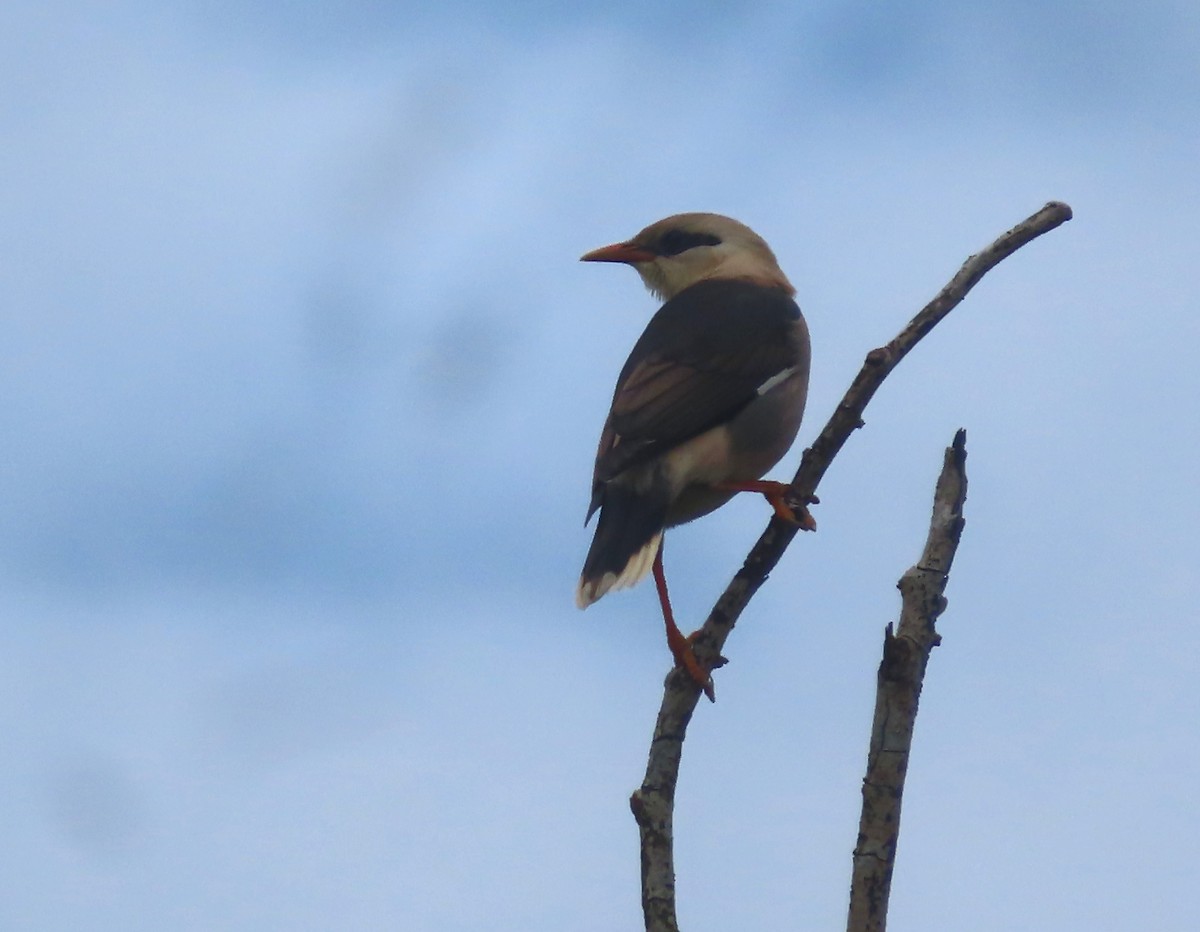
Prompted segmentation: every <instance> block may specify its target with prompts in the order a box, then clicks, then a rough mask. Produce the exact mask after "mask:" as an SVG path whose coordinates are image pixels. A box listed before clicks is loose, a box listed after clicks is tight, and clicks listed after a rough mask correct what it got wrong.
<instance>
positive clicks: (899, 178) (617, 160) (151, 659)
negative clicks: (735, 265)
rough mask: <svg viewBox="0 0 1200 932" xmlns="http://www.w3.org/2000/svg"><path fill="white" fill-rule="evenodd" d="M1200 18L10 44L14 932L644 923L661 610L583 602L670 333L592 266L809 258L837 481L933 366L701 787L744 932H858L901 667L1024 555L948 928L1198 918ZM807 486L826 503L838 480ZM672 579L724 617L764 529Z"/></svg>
mask: <svg viewBox="0 0 1200 932" xmlns="http://www.w3.org/2000/svg"><path fill="white" fill-rule="evenodd" d="M1198 61H1200V10H1198V9H1197V8H1196V7H1195V6H1194V5H1191V4H1185V3H1171V2H1150V3H1147V4H1143V5H1140V6H1139V7H1138V8H1137V10H1136V12H1135V11H1133V10H1132V9H1131V8H1130V7H1129V6H1128V5H1127V4H1121V3H1115V2H1109V3H1083V2H1062V3H1056V4H1050V5H1046V4H1041V3H1028V2H1018V3H1009V4H1004V5H1003V6H1001V5H998V4H987V3H966V4H964V3H952V4H951V3H945V4H943V3H918V4H909V5H908V6H906V7H905V8H904V9H903V10H897V11H891V10H889V9H883V8H881V7H879V5H878V4H868V3H835V2H824V3H822V2H817V3H812V4H806V5H804V7H803V8H799V7H798V5H795V4H789V3H740V4H737V3H735V4H727V5H725V6H724V7H722V8H721V10H719V11H716V12H713V13H711V14H698V13H697V11H696V7H695V6H694V5H693V4H683V3H664V4H659V5H655V6H649V5H645V4H637V5H634V4H630V5H623V4H608V5H600V6H599V7H597V6H595V5H591V6H589V7H587V8H583V9H571V8H568V7H563V6H562V5H558V4H542V3H534V2H527V3H517V4H509V5H507V8H506V9H505V10H504V11H503V12H501V11H500V10H499V8H498V7H495V6H494V5H484V4H478V3H473V2H458V3H447V4H441V5H439V6H437V7H436V9H435V8H433V7H432V5H430V6H428V7H426V8H423V9H414V8H411V7H409V6H408V5H406V4H385V3H372V2H360V3H350V4H342V5H340V6H338V7H337V8H336V9H335V8H334V7H332V6H329V5H324V4H315V3H304V4H296V5H293V6H286V7H284V6H279V5H277V4H268V3H261V2H258V3H243V2H234V0H226V2H223V3H217V4H200V3H195V2H173V3H157V4H150V3H145V2H127V3H115V4H110V5H106V6H105V7H103V8H98V7H96V6H95V5H88V4H82V3H77V2H64V3H54V2H49V3H39V4H33V3H28V2H16V3H11V4H8V5H6V6H5V8H4V11H3V12H0V86H2V87H3V88H4V92H3V94H2V95H0V138H2V139H3V140H4V142H3V144H2V145H0V238H2V242H3V250H2V251H0V296H2V300H3V313H2V314H0V438H2V449H3V455H2V456H0V742H2V744H3V747H4V753H3V755H0V800H2V802H0V825H3V828H4V835H5V843H4V846H3V849H4V851H3V853H2V854H0V928H4V929H31V930H59V929H64V930H65V929H72V930H75V929H89V930H91V929H96V930H124V932H138V930H146V932H161V930H164V929H170V930H195V932H202V930H212V929H229V930H263V929H287V930H293V929H295V930H325V929H332V928H337V929H353V930H359V929H361V930H374V929H406V930H407V929H414V930H433V932H442V930H477V929H485V928H486V929H505V930H507V929H512V930H524V932H539V930H555V932H557V930H562V929H572V930H575V929H578V930H596V932H601V930H612V929H626V928H636V927H638V924H639V923H640V910H639V904H638V890H637V882H638V879H637V878H638V861H637V850H636V831H635V828H634V825H633V822H632V819H631V817H630V816H629V814H628V810H627V805H626V800H627V797H628V794H629V792H630V791H631V790H632V789H633V787H634V786H635V785H636V784H637V783H638V782H639V780H640V775H641V771H642V768H643V766H644V761H645V753H646V748H647V743H648V739H649V735H650V731H651V728H652V726H653V721H654V715H655V712H656V710H657V706H658V701H659V697H660V693H661V681H662V676H663V674H664V673H665V672H666V669H667V667H668V664H669V658H668V655H667V652H666V648H665V644H664V643H663V639H662V634H661V622H660V620H659V619H658V617H657V614H656V612H657V609H656V607H655V602H654V597H653V591H652V589H651V587H647V586H643V587H641V588H639V589H637V590H634V591H633V592H631V593H622V594H620V595H617V596H615V597H612V598H610V599H605V600H604V601H603V602H601V603H599V604H598V605H596V606H595V607H593V608H592V609H590V610H589V611H588V612H587V614H580V613H579V612H578V611H577V610H576V609H575V608H574V606H573V604H572V602H571V592H572V588H573V585H574V581H575V578H576V575H577V572H578V568H579V564H580V562H581V560H582V557H583V554H584V551H585V549H586V546H587V543H588V537H589V535H588V533H587V532H586V531H585V530H584V529H583V528H582V527H581V520H582V517H583V512H584V508H585V506H586V501H587V497H588V482H589V476H590V468H591V463H590V461H591V457H592V454H593V452H594V444H595V437H596V435H597V432H598V429H599V426H600V421H601V420H602V417H603V413H604V409H605V405H606V403H607V400H608V395H609V393H610V392H611V387H612V380H613V378H614V376H615V373H616V371H617V370H618V368H619V367H620V364H621V363H622V361H623V360H624V356H625V353H626V352H627V350H628V348H629V346H630V345H631V344H632V342H633V340H634V339H635V338H636V336H637V334H638V333H639V332H640V329H641V327H642V326H643V325H644V322H645V320H646V319H647V318H648V316H649V315H650V314H651V313H652V311H653V309H654V304H653V302H652V301H651V299H650V298H649V296H647V295H646V294H645V293H644V292H642V291H641V288H640V285H639V283H638V281H637V279H636V276H635V275H634V274H633V273H632V272H631V271H629V270H627V269H622V268H616V267H596V266H584V265H580V264H579V263H578V262H577V261H576V260H577V257H578V256H579V254H580V253H582V252H584V251H585V250H587V249H590V248H593V247H595V246H598V245H601V244H604V243H607V242H611V241H613V240H617V239H621V238H624V237H626V236H628V235H631V234H632V233H634V232H635V231H636V230H637V229H639V228H640V227H642V226H643V225H645V224H646V223H648V222H650V221H652V220H655V219H658V218H659V217H661V216H664V215H666V214H669V213H673V212H676V211H681V210H715V211H719V212H723V213H728V214H731V215H733V216H736V217H738V218H739V219H742V220H744V221H745V222H747V223H749V224H750V225H752V226H753V227H754V228H755V229H756V230H758V231H759V232H760V233H762V234H763V235H764V236H765V237H766V238H767V239H768V241H769V242H770V243H771V244H772V245H773V246H774V247H775V250H776V252H777V253H778V255H779V256H780V259H781V263H782V265H783V266H784V268H785V270H786V271H787V272H788V274H789V276H790V277H791V279H792V280H793V282H794V283H795V284H796V286H797V288H798V290H799V295H798V297H799V300H800V303H801V306H802V307H803V308H804V309H805V312H806V314H807V317H808V320H809V323H810V327H811V329H812V332H813V344H814V367H813V384H812V392H811V401H810V408H809V418H808V422H807V424H806V426H805V428H804V429H803V430H802V441H803V440H807V439H811V437H812V436H813V435H814V434H815V432H816V431H817V430H818V429H819V427H820V425H821V424H822V423H823V422H824V419H825V418H826V417H827V416H828V414H829V413H830V412H831V410H832V408H833V405H834V404H835V403H836V400H837V398H838V397H839V396H840V395H841V393H842V391H844V389H845V387H846V386H847V384H848V383H849V380H850V378H851V377H852V375H853V373H854V372H855V371H856V370H857V367H858V365H859V363H860V362H861V359H862V356H863V355H864V354H865V352H866V351H867V350H869V349H870V348H871V347H873V346H875V345H878V344H880V343H882V342H884V341H886V340H887V339H889V338H890V337H891V336H892V335H893V334H894V333H895V332H896V331H897V330H898V329H899V328H900V326H902V324H903V323H904V322H905V321H906V320H907V318H908V317H909V316H910V315H911V314H912V313H913V312H915V311H916V310H917V309H918V308H919V307H920V306H921V305H922V304H923V303H924V302H925V301H926V300H927V299H928V298H929V297H931V296H932V294H933V293H934V292H935V291H936V290H937V289H938V288H939V287H941V285H942V284H943V283H944V282H945V281H946V280H947V279H948V278H949V277H950V275H952V274H953V272H954V271H955V270H956V269H957V268H958V266H959V264H960V263H961V262H962V260H963V259H964V258H965V257H966V256H967V255H968V254H969V253H971V252H974V251H976V250H977V249H979V248H980V247H982V246H984V245H986V244H987V243H988V242H990V241H991V240H992V239H993V238H994V237H995V236H996V235H998V234H1000V233H1001V232H1003V231H1004V230H1005V229H1007V228H1008V227H1010V226H1011V225H1013V224H1014V223H1016V222H1017V221H1019V220H1021V219H1022V218H1024V217H1025V216H1027V215H1028V214H1030V213H1032V212H1033V211H1034V210H1036V209H1037V208H1039V207H1040V206H1041V205H1042V204H1043V203H1044V202H1045V201H1047V200H1050V199H1058V200H1064V201H1067V202H1068V203H1070V204H1071V205H1072V207H1073V208H1074V209H1075V216H1076V219H1075V220H1073V221H1072V222H1071V223H1069V224H1067V225H1066V226H1065V227H1062V228H1060V229H1059V230H1058V231H1056V232H1054V233H1052V234H1050V235H1049V236H1047V237H1045V238H1043V239H1041V240H1038V241H1037V242H1035V243H1034V244H1032V245H1031V246H1029V247H1027V248H1026V249H1024V250H1022V251H1021V252H1019V253H1018V254H1017V255H1015V256H1014V257H1012V258H1011V259H1009V260H1008V261H1006V262H1005V263H1004V264H1003V265H1002V266H1001V267H999V268H998V269H997V270H996V271H994V272H993V273H992V274H991V275H989V276H988V277H987V278H986V279H985V280H984V281H983V283H982V284H981V285H980V286H979V287H978V288H977V289H976V291H975V292H974V293H972V295H971V296H970V297H969V298H968V300H967V302H966V303H965V304H964V305H963V306H961V307H960V308H959V309H958V310H956V311H955V312H954V314H953V315H952V316H951V317H950V318H949V319H948V320H947V321H946V322H945V323H944V324H943V325H942V326H940V327H939V328H938V329H937V331H935V332H934V333H933V334H932V335H931V336H930V337H929V338H928V339H927V340H926V341H925V342H924V343H923V344H922V345H921V346H920V347H919V348H918V350H917V351H916V352H915V353H914V354H913V355H912V356H911V357H910V358H909V359H907V360H906V361H905V362H904V363H903V365H902V366H901V368H900V369H899V370H897V372H896V373H895V374H894V376H893V377H892V378H891V379H890V380H889V381H888V382H887V383H886V385H885V387H884V388H883V390H882V391H881V393H880V394H879V396H878V397H877V398H876V400H875V401H874V402H873V403H872V405H871V407H870V408H869V409H868V412H867V427H866V429H865V430H863V431H861V432H859V433H858V434H857V435H856V436H855V437H854V438H852V440H851V441H850V443H849V445H848V446H847V448H846V449H845V451H844V453H843V455H842V456H841V457H840V459H839V460H838V462H837V464H836V465H835V467H834V469H833V470H832V471H831V473H830V474H829V476H828V479H827V481H826V482H825V484H824V485H823V487H822V489H821V498H822V504H821V505H820V506H819V508H818V509H817V511H816V515H817V519H818V521H819V523H820V531H819V533H818V534H816V535H806V536H804V537H803V538H801V539H799V540H797V541H796V543H795V545H794V546H793V547H792V549H791V550H790V551H789V553H788V555H787V557H786V558H785V559H784V561H783V562H782V564H781V565H780V567H779V568H778V570H777V571H776V572H775V574H774V575H773V577H772V579H771V580H770V582H769V583H768V585H767V586H766V587H764V589H763V590H762V592H761V593H760V595H759V597H758V598H757V599H756V600H755V602H754V603H752V605H751V608H750V609H749V610H748V611H747V613H746V614H745V615H744V616H743V621H742V623H741V624H740V625H739V627H738V630H737V631H736V632H735V634H734V636H733V638H732V639H731V641H730V642H729V644H728V649H727V653H728V655H729V656H730V658H731V660H732V662H731V663H730V665H729V666H728V667H727V668H726V669H724V670H722V671H721V673H720V674H719V677H718V680H717V689H718V698H719V701H718V703H717V704H716V705H715V706H707V705H706V706H705V707H703V708H701V709H700V710H699V713H698V715H697V717H696V719H695V722H694V724H693V727H692V730H691V733H690V736H689V740H688V743H687V746H686V749H685V760H684V772H683V777H682V779H681V782H680V788H679V797H678V811H677V845H678V852H677V869H678V875H679V876H678V884H679V897H680V917H681V921H682V923H683V924H684V925H685V927H686V928H687V929H688V930H690V932H691V930H727V929H758V928H764V929H767V928H813V929H818V928H822V929H823V928H837V927H839V926H840V925H841V924H842V923H844V909H845V902H846V890H847V884H848V877H849V865H850V858H849V855H850V851H851V849H852V847H853V844H854V837H855V831H856V826H857V821H856V820H857V812H858V802H859V798H858V787H859V781H860V780H861V774H862V769H863V765H864V756H865V747H866V738H867V734H868V730H869V724H870V710H871V704H872V701H873V689H874V669H875V666H876V663H877V661H878V655H879V647H880V640H881V632H882V629H883V626H884V625H885V624H886V623H887V622H888V621H890V620H892V619H893V618H894V617H895V615H896V613H897V610H898V596H897V594H896V592H895V590H894V583H895V580H896V578H897V577H898V576H899V575H900V573H901V572H902V571H903V570H904V569H905V568H906V567H907V566H908V565H910V564H911V562H912V561H913V560H914V558H915V557H916V555H917V553H918V552H919V548H920V546H921V543H922V541H923V539H924V535H925V532H926V529H927V521H928V510H929V502H930V497H931V494H932V489H933V482H934V478H935V476H936V473H937V470H938V468H939V465H940V461H941V454H942V449H943V448H944V447H945V445H946V444H947V443H949V441H950V439H951V438H952V436H953V433H954V430H955V429H956V428H958V427H960V426H961V427H966V428H967V430H968V449H969V462H968V468H969V473H970V482H971V487H970V498H969V500H968V503H967V518H968V526H967V530H966V534H965V537H964V540H963V544H962V547H961V548H960V551H959V557H958V561H957V563H956V565H955V569H954V574H953V576H952V579H951V582H950V586H949V590H948V595H949V597H950V608H949V611H948V613H947V614H946V615H945V616H944V619H943V622H942V624H941V629H942V631H943V634H944V637H945V643H944V644H943V646H942V647H941V648H939V650H938V651H937V652H936V653H935V655H934V658H933V663H932V665H931V670H930V678H929V680H928V682H927V687H926V693H925V696H924V698H923V703H922V710H921V711H922V714H921V718H920V720H919V722H918V734H917V740H916V747H915V751H914V755H913V760H912V766H911V770H910V779H909V784H908V791H907V795H906V800H905V812H904V817H905V825H904V833H903V836H902V839H901V849H900V854H899V862H898V868H897V873H896V877H895V884H894V894H893V905H892V912H891V918H892V926H893V927H894V928H896V929H898V930H899V929H964V928H969V929H975V930H984V932H986V930H1009V929H1014V928H1047V929H1049V928H1054V929H1088V930H1106V929H1112V930H1117V929H1130V928H1154V929H1160V930H1192V929H1195V928H1197V927H1198V926H1200V912H1197V901H1196V898H1195V896H1194V895H1193V893H1192V891H1193V890H1194V889H1195V888H1196V884H1197V883H1200V877H1198V876H1197V868H1196V865H1195V857H1194V846H1195V837H1196V832H1197V829H1198V827H1200V812H1198V806H1197V803H1196V799H1195V787H1196V786H1197V785H1200V749H1198V745H1197V742H1196V740H1195V738H1196V733H1197V722H1198V718H1200V699H1198V695H1200V694H1198V693H1197V690H1196V688H1195V682H1196V675H1197V672H1198V671H1200V632H1198V626H1197V624H1196V621H1197V619H1196V614H1197V609H1196V606H1197V604H1198V602H1200V570H1198V566H1200V552H1198V550H1200V548H1198V547H1197V532H1196V528H1197V525H1198V524H1200V494H1198V493H1197V481H1196V471H1197V467H1196V460H1197V455H1198V453H1200V430H1198V427H1197V418H1196V414H1195V405H1196V400H1197V397H1198V395H1200V376H1198V375H1197V372H1198V371H1200V367H1197V365H1196V361H1195V360H1196V353H1197V346H1198V345H1200V324H1198V311H1200V307H1198V305H1200V273H1198V272H1197V258H1196V244H1197V232H1198V224H1200V172H1197V168H1196V166H1197V164H1198V163H1200V67H1198V65H1197V62H1198ZM798 456H799V447H798V448H797V451H796V452H795V453H794V454H793V455H792V456H790V457H789V458H788V460H786V461H785V463H784V464H783V465H782V466H781V467H780V469H779V471H778V475H779V476H780V477H787V476H789V475H790V474H791V471H792V470H793V469H794V468H795V465H796V463H797V462H798ZM745 499H746V500H744V501H737V502H734V503H733V504H731V505H730V506H729V507H728V508H726V509H724V510H723V511H722V512H720V513H718V514H716V515H714V516H712V517H711V518H709V519H706V520H705V521H703V522H701V523H699V524H697V525H695V526H691V527H688V528H684V529H681V530H680V531H678V532H676V533H673V534H672V536H671V538H670V544H669V547H668V551H667V553H668V557H667V559H668V572H669V575H670V578H671V580H672V583H673V588H674V594H675V598H676V601H677V603H678V610H679V613H680V615H681V616H682V618H683V619H688V618H690V619H692V620H693V622H695V621H698V620H699V619H700V618H701V616H702V615H703V614H704V613H705V612H706V611H707V609H708V607H709V606H710V605H711V603H712V601H713V600H714V599H715V597H716V596H717V594H718V593H719V592H720V591H721V590H722V589H723V587H724V585H725V583H726V582H727V580H728V578H729V576H730V575H731V574H732V572H733V571H734V569H736V567H737V566H738V564H739V561H740V559H741V558H742V557H743V556H744V554H745V551H746V550H747V549H748V547H749V546H750V544H751V543H752V542H753V540H754V539H755V538H756V536H757V534H758V533H759V531H760V530H761V528H762V526H763V525H764V524H765V521H766V517H767V515H766V511H765V508H764V506H763V503H762V502H761V500H753V499H751V498H750V497H745Z"/></svg>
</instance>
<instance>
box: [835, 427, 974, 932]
mask: <svg viewBox="0 0 1200 932" xmlns="http://www.w3.org/2000/svg"><path fill="white" fill-rule="evenodd" d="M966 443H967V435H966V431H962V430H960V431H959V432H958V433H957V434H956V435H955V437H954V445H953V446H951V447H948V448H947V449H946V455H945V458H944V461H943V463H942V473H941V475H940V476H939V477H938V482H937V490H936V491H935V492H934V496H933V519H932V520H931V521H930V524H929V537H928V539H927V540H926V541H925V552H924V553H922V554H921V559H920V560H919V561H918V562H917V563H916V565H915V566H913V567H911V568H910V569H909V570H908V571H907V572H906V573H905V574H904V575H903V576H901V577H900V581H899V582H898V583H897V584H896V587H897V588H898V589H899V590H900V593H901V597H902V599H903V607H902V609H901V612H900V623H899V625H897V627H896V633H895V635H894V636H893V634H892V626H891V625H890V624H889V625H888V626H887V630H886V632H885V633H884V640H883V661H882V662H881V663H880V665H879V674H878V682H877V687H876V693H875V720H874V723H873V724H872V726H871V746H870V750H869V751H868V753H867V775H866V778H865V779H864V780H863V788H862V796H863V805H862V816H861V818H860V820H859V826H858V844H857V845H856V846H855V848H854V871H853V879H852V881H851V884H850V916H849V920H848V923H847V926H846V929H847V932H884V929H885V928H886V926H887V908H888V896H889V894H890V893H891V887H892V868H893V865H894V864H895V860H896V844H897V842H898V840H899V838H900V802H901V796H902V795H903V793H904V777H905V775H906V774H907V773H908V755H909V751H910V750H911V748H912V736H913V728H914V726H915V725H916V721H917V704H918V702H919V700H920V698H921V685H922V683H923V682H924V680H925V667H926V665H927V664H928V663H929V655H930V653H931V652H932V651H933V649H934V648H935V647H936V646H937V645H938V644H939V643H941V637H940V635H938V633H937V630H936V629H935V627H934V624H935V622H936V621H937V619H938V616H939V615H941V614H942V612H943V611H945V609H946V599H945V596H944V595H943V593H944V592H945V591H946V582H947V580H948V579H949V578H950V577H949V573H950V566H951V564H952V563H953V562H954V552H955V551H956V550H957V549H958V541H959V538H960V537H961V536H962V530H963V526H964V524H965V522H964V520H963V503H964V502H965V501H966V500H967V447H966Z"/></svg>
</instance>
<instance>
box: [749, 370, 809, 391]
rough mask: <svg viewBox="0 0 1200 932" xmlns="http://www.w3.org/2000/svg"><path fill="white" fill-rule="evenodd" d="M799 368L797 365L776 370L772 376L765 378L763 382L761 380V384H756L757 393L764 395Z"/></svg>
mask: <svg viewBox="0 0 1200 932" xmlns="http://www.w3.org/2000/svg"><path fill="white" fill-rule="evenodd" d="M799 368H800V367H799V366H788V367H787V368H786V369H784V370H783V371H782V372H776V373H775V374H774V375H773V376H771V377H770V378H769V379H767V380H766V381H765V382H763V383H762V385H760V386H758V394H760V395H765V394H766V393H767V392H769V391H770V390H771V389H773V388H774V387H775V386H776V385H778V384H779V383H781V382H784V381H786V380H787V379H788V378H790V377H791V376H792V375H794V374H795V372H796V370H797V369H799Z"/></svg>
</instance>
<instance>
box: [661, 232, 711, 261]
mask: <svg viewBox="0 0 1200 932" xmlns="http://www.w3.org/2000/svg"><path fill="white" fill-rule="evenodd" d="M719 245H721V237H719V236H713V234H711V233H690V232H688V231H687V230H667V232H666V233H664V234H663V235H662V238H661V239H659V241H658V248H657V249H656V250H655V251H656V252H657V253H658V254H659V255H660V256H677V255H679V254H680V253H681V252H687V251H688V250H689V249H694V248H695V247H696V246H719Z"/></svg>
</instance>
